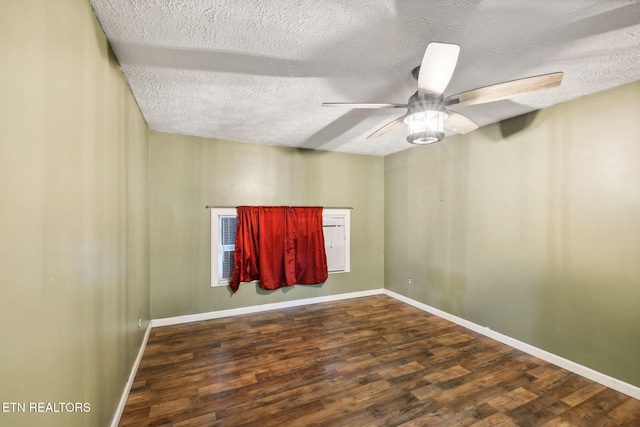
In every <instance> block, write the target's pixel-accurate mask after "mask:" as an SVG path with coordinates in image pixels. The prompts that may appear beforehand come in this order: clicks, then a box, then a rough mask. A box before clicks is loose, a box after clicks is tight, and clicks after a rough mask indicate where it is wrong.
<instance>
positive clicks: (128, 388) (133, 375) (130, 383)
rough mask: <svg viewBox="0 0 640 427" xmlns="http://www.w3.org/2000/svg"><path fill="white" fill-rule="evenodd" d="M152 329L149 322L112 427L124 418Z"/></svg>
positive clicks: (116, 426)
mask: <svg viewBox="0 0 640 427" xmlns="http://www.w3.org/2000/svg"><path fill="white" fill-rule="evenodd" d="M151 328H152V326H151V322H149V325H147V330H146V331H145V333H144V337H143V338H142V343H141V344H140V350H138V356H137V357H136V360H135V362H133V366H132V367H131V373H130V374H129V379H128V380H127V383H126V384H125V386H124V391H123V392H122V396H121V397H120V403H119V404H118V407H117V408H116V413H115V414H114V415H113V419H112V420H111V427H118V424H120V418H122V413H123V412H124V407H125V405H126V404H127V399H128V398H129V392H130V391H131V387H132V386H133V381H134V380H135V378H136V374H137V373H138V367H139V366H140V361H141V360H142V355H143V354H144V349H145V348H147V341H148V340H149V335H151Z"/></svg>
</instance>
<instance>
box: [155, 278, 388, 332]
mask: <svg viewBox="0 0 640 427" xmlns="http://www.w3.org/2000/svg"><path fill="white" fill-rule="evenodd" d="M383 293H384V290H383V289H382V288H380V289H372V290H369V291H360V292H349V293H345V294H337V295H327V296H324V297H315V298H304V299H298V300H293V301H283V302H276V303H272V304H263V305H253V306H251V307H241V308H232V309H229V310H220V311H210V312H207V313H198V314H187V315H185V316H176V317H166V318H163V319H153V320H152V321H151V324H152V325H153V327H154V328H155V327H158V326H169V325H178V324H181V323H189V322H198V321H201V320H211V319H220V318H222V317H231V316H238V315H240V314H249V313H258V312H260V311H269V310H278V309H282V308H289V307H297V306H301V305H309V304H317V303H321V302H330V301H339V300H343V299H351V298H360V297H368V296H371V295H381V294H383Z"/></svg>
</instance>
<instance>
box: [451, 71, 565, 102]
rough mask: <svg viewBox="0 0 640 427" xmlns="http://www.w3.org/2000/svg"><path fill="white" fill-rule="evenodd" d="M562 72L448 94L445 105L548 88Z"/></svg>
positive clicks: (492, 98)
mask: <svg viewBox="0 0 640 427" xmlns="http://www.w3.org/2000/svg"><path fill="white" fill-rule="evenodd" d="M563 74H564V73H562V72H558V73H551V74H542V75H539V76H533V77H526V78H524V79H518V80H511V81H509V82H504V83H498V84H495V85H491V86H485V87H481V88H477V89H472V90H469V91H466V92H462V93H458V94H456V95H451V96H448V97H447V99H445V105H456V106H457V105H474V104H484V103H486V102H494V101H500V100H502V99H507V98H511V97H513V96H516V95H520V94H523V93H528V92H534V91H537V90H542V89H550V88H552V87H556V86H559V85H560V82H561V81H562V75H563Z"/></svg>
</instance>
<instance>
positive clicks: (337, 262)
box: [322, 209, 351, 273]
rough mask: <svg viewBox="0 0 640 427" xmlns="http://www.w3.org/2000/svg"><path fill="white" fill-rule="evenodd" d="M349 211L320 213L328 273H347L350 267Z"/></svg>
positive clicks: (329, 210)
mask: <svg viewBox="0 0 640 427" xmlns="http://www.w3.org/2000/svg"><path fill="white" fill-rule="evenodd" d="M350 225H351V209H325V210H324V211H323V212H322V230H323V232H324V250H325V252H326V253H327V264H328V266H329V273H348V272H349V271H350V269H351V265H350V256H349V255H350V240H351V239H350V238H349V236H350Z"/></svg>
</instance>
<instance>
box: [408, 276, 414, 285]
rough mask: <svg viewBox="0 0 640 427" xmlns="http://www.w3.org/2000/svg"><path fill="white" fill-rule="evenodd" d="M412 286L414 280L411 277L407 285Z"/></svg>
mask: <svg viewBox="0 0 640 427" xmlns="http://www.w3.org/2000/svg"><path fill="white" fill-rule="evenodd" d="M412 284H413V279H412V278H411V277H409V279H407V285H412Z"/></svg>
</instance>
